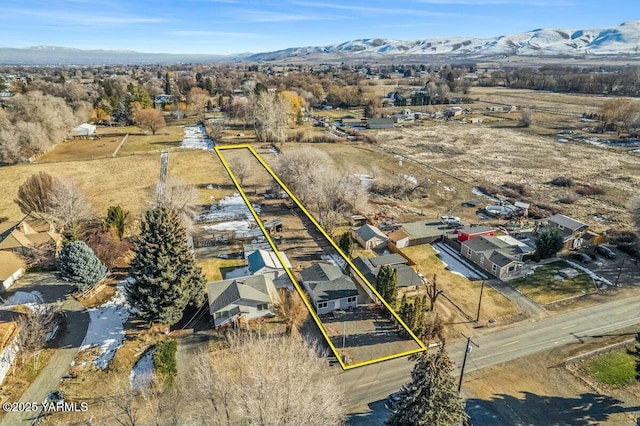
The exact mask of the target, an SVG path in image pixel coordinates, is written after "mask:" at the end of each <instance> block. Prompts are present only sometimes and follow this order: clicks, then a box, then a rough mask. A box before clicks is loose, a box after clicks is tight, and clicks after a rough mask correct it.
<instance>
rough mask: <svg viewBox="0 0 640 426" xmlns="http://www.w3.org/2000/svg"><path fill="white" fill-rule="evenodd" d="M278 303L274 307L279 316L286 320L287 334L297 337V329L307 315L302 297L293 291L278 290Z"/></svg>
mask: <svg viewBox="0 0 640 426" xmlns="http://www.w3.org/2000/svg"><path fill="white" fill-rule="evenodd" d="M278 293H279V294H280V303H279V304H278V305H277V306H276V309H277V310H278V313H279V314H280V316H282V317H284V318H286V321H287V334H288V335H293V336H297V335H298V334H299V327H300V325H301V324H302V323H303V321H304V320H305V319H306V318H307V316H308V315H309V311H308V310H307V307H306V306H305V304H304V302H303V301H302V297H300V295H299V294H298V293H296V292H294V291H287V290H285V289H283V288H281V289H278Z"/></svg>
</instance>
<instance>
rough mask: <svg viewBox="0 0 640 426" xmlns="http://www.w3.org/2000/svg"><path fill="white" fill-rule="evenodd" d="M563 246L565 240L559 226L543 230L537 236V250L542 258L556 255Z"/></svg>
mask: <svg viewBox="0 0 640 426" xmlns="http://www.w3.org/2000/svg"><path fill="white" fill-rule="evenodd" d="M563 246H564V242H563V240H562V235H560V231H558V228H551V229H549V230H547V231H544V232H541V233H540V234H539V235H538V236H537V237H536V252H537V253H538V255H539V256H540V259H548V258H550V257H553V256H555V255H556V254H557V253H558V252H559V251H560V250H562V247H563Z"/></svg>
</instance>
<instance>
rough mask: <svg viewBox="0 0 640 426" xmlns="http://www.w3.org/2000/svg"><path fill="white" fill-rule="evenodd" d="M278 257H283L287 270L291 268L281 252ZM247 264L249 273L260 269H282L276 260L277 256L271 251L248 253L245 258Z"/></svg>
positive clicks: (260, 250)
mask: <svg viewBox="0 0 640 426" xmlns="http://www.w3.org/2000/svg"><path fill="white" fill-rule="evenodd" d="M280 255H281V256H282V257H283V259H284V263H285V265H286V266H287V268H291V264H290V263H289V259H287V256H285V254H284V253H283V252H280ZM247 262H248V263H249V270H250V271H251V272H256V271H259V270H260V269H262V268H270V269H284V268H283V267H282V264H281V263H280V260H279V259H278V256H277V255H276V253H275V252H273V251H267V250H262V249H258V250H256V251H254V252H252V253H249V255H248V256H247Z"/></svg>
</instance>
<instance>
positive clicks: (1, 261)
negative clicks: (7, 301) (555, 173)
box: [0, 251, 26, 290]
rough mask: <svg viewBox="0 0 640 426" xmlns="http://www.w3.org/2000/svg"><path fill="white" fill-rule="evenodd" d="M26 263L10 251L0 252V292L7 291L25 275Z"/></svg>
mask: <svg viewBox="0 0 640 426" xmlns="http://www.w3.org/2000/svg"><path fill="white" fill-rule="evenodd" d="M25 266H26V262H25V261H24V259H23V258H22V257H20V256H18V255H17V254H15V253H12V252H10V251H0V284H2V288H0V290H7V289H8V288H9V287H11V285H13V283H15V282H16V281H17V280H18V279H19V278H20V277H21V276H23V275H24V271H25Z"/></svg>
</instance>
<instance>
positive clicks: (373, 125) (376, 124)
mask: <svg viewBox="0 0 640 426" xmlns="http://www.w3.org/2000/svg"><path fill="white" fill-rule="evenodd" d="M393 124H394V123H393V118H369V119H368V120H367V128H368V129H393Z"/></svg>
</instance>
